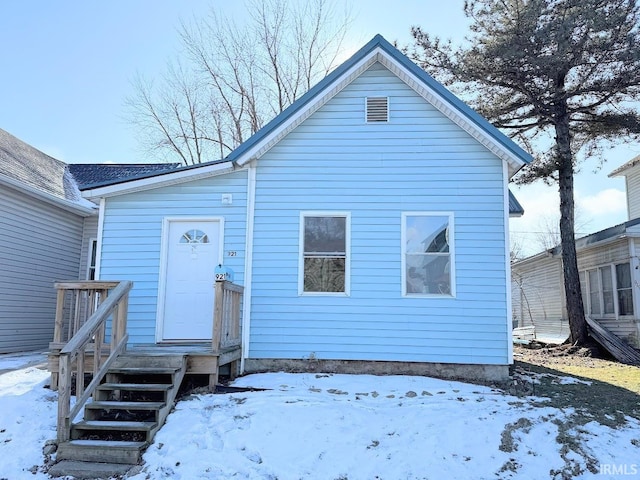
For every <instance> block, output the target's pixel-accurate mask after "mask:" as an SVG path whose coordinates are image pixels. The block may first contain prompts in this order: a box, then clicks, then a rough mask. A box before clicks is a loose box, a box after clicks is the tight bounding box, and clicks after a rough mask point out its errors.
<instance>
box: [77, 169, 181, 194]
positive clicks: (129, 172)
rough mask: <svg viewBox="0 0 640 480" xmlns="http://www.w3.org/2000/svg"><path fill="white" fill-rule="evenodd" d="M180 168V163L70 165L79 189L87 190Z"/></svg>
mask: <svg viewBox="0 0 640 480" xmlns="http://www.w3.org/2000/svg"><path fill="white" fill-rule="evenodd" d="M179 166H180V164H179V163H146V164H135V163H130V164H110V163H104V164H92V163H75V164H71V165H69V171H70V172H71V174H72V175H73V178H75V180H76V182H77V183H78V188H79V189H80V190H86V189H88V188H91V187H96V186H102V185H108V184H112V183H120V182H122V181H124V180H134V179H139V178H147V177H153V176H155V175H157V174H161V173H167V172H170V171H173V170H175V169H177V168H178V167H179Z"/></svg>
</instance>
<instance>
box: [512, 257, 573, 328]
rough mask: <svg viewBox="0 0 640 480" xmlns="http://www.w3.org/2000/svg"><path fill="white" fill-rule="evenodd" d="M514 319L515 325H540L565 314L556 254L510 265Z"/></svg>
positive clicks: (560, 265)
mask: <svg viewBox="0 0 640 480" xmlns="http://www.w3.org/2000/svg"><path fill="white" fill-rule="evenodd" d="M511 276H512V279H513V280H512V294H513V298H514V300H513V305H514V307H515V306H516V305H517V306H518V310H517V311H514V320H515V319H516V318H515V317H516V316H517V320H518V326H519V327H527V326H530V325H536V327H538V326H540V325H542V326H543V328H544V326H546V325H549V324H551V323H552V322H560V320H561V319H562V318H566V314H565V312H564V302H563V298H562V297H563V292H564V287H563V281H562V262H561V260H560V258H558V257H551V256H550V257H545V258H540V259H538V260H536V261H532V262H529V263H524V264H522V265H515V266H513V267H512V272H511Z"/></svg>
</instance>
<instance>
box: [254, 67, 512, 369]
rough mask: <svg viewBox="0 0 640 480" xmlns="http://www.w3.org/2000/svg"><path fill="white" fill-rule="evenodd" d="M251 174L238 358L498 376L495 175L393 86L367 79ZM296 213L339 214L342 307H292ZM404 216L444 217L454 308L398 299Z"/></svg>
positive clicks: (502, 334) (331, 303)
mask: <svg viewBox="0 0 640 480" xmlns="http://www.w3.org/2000/svg"><path fill="white" fill-rule="evenodd" d="M385 95H388V96H389V98H390V100H389V109H390V122H389V123H387V124H374V125H372V124H366V123H365V122H364V98H365V96H385ZM257 168H258V169H257V183H256V185H257V187H256V209H255V222H254V262H253V276H252V285H253V292H252V307H251V332H250V345H249V357H251V358H309V357H310V356H314V357H315V358H320V359H345V360H354V359H357V360H394V361H428V362H451V363H486V364H505V363H507V362H508V348H507V347H508V344H507V342H508V332H507V321H506V318H507V284H508V282H507V279H506V266H505V254H506V246H505V228H506V226H505V224H504V221H505V220H504V219H505V216H504V184H503V181H504V179H503V176H502V175H503V172H502V162H501V161H500V160H499V159H498V158H496V157H495V156H494V155H493V154H492V153H491V152H489V151H488V150H487V149H486V148H485V147H483V146H482V145H480V144H479V143H478V142H477V141H475V140H474V139H473V138H471V137H470V136H469V135H468V134H467V133H465V132H464V131H463V130H462V129H460V128H459V127H458V126H456V125H455V124H454V123H453V122H451V121H450V120H448V119H447V118H446V117H444V116H443V115H442V114H441V113H440V112H438V111H437V110H436V109H435V108H433V107H432V106H431V105H429V104H428V103H427V102H426V101H424V99H422V98H421V97H419V96H418V95H417V94H416V93H415V92H414V91H413V90H411V89H410V88H409V87H407V85H406V84H404V83H403V82H402V81H400V80H399V79H398V78H397V77H395V75H393V74H391V73H390V72H389V71H388V70H386V69H385V68H384V67H382V66H381V65H379V64H376V65H374V66H373V67H372V68H370V69H369V70H368V71H367V72H365V73H364V74H363V75H361V76H360V77H359V78H358V79H356V80H355V81H354V82H353V83H352V84H351V85H349V86H348V87H346V88H345V89H344V90H343V91H342V92H340V93H339V94H338V95H337V96H336V97H334V98H333V99H332V100H330V101H329V102H328V103H327V104H326V105H324V106H323V107H322V108H320V109H319V110H318V111H317V112H315V113H314V114H313V115H312V116H311V117H310V118H308V119H307V120H305V121H304V122H303V123H302V124H301V125H299V126H298V127H297V128H296V129H295V130H294V131H293V132H291V133H290V134H289V135H287V137H285V138H284V139H283V140H282V141H280V142H279V143H278V144H276V145H275V146H274V147H273V148H272V149H271V150H270V151H269V152H267V153H266V154H265V155H264V156H263V157H262V158H261V159H260V160H259V161H258V167H257ZM303 210H304V211H307V210H311V211H312V210H322V211H332V210H333V211H341V212H343V211H347V212H350V215H351V257H350V259H351V284H350V286H351V292H350V296H349V297H346V296H298V275H299V272H298V262H299V258H298V256H299V251H300V245H299V221H300V211H303ZM411 211H414V212H418V211H435V212H437V211H447V212H449V211H450V212H453V213H454V222H455V239H454V240H455V249H456V258H455V261H456V287H457V295H456V298H436V299H429V298H402V296H401V290H402V286H401V284H400V282H401V258H400V256H401V244H400V236H401V232H400V228H401V213H402V212H411Z"/></svg>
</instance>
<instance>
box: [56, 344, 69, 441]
mask: <svg viewBox="0 0 640 480" xmlns="http://www.w3.org/2000/svg"><path fill="white" fill-rule="evenodd" d="M58 361H59V365H60V373H59V376H60V377H59V386H58V443H61V442H66V441H67V440H69V437H70V435H71V432H70V431H69V410H70V406H71V365H70V357H69V355H66V354H64V355H60V357H59V359H58Z"/></svg>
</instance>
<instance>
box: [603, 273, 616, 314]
mask: <svg viewBox="0 0 640 480" xmlns="http://www.w3.org/2000/svg"><path fill="white" fill-rule="evenodd" d="M600 279H601V280H602V308H603V311H604V313H605V314H609V313H616V308H615V306H614V300H613V279H612V278H611V267H609V266H606V267H600Z"/></svg>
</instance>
